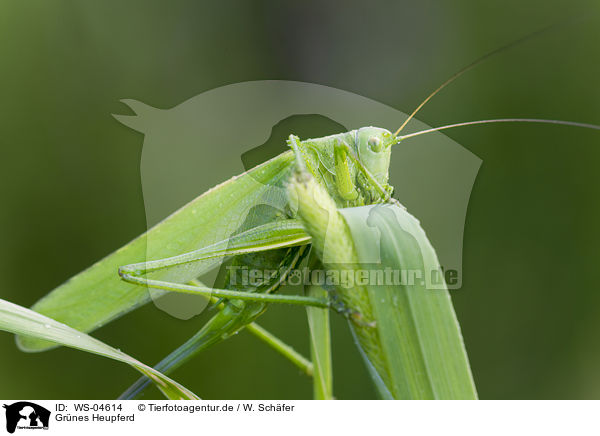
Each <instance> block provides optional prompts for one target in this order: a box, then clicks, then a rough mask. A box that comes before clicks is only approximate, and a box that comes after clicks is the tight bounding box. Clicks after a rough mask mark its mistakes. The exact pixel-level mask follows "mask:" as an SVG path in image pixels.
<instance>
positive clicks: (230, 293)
mask: <svg viewBox="0 0 600 436" xmlns="http://www.w3.org/2000/svg"><path fill="white" fill-rule="evenodd" d="M309 242H310V237H309V236H308V235H307V234H306V232H304V230H303V227H302V225H301V224H300V223H299V222H298V221H297V220H280V221H276V222H273V223H268V224H264V225H262V226H258V227H254V228H252V229H250V230H248V231H246V232H243V233H240V234H239V235H235V236H232V237H231V238H229V239H228V240H226V241H220V242H217V243H216V244H213V245H211V246H209V247H205V248H201V249H199V250H195V251H192V252H190V253H185V254H181V255H179V256H175V257H171V258H168V259H161V260H154V261H149V262H142V263H137V264H132V265H126V266H123V267H120V268H119V275H120V276H121V278H122V279H123V280H124V281H126V282H128V283H133V284H136V285H142V286H147V287H150V288H155V289H161V290H165V291H172V292H181V293H187V294H196V295H205V296H209V297H210V296H214V297H221V298H230V299H237V300H244V301H255V302H262V303H286V304H297V305H303V306H307V305H308V306H316V307H329V302H328V301H325V300H323V299H318V298H311V297H306V296H302V295H275V294H269V293H251V292H244V291H234V290H230V289H215V288H210V287H207V286H201V285H188V284H182V283H173V282H167V281H162V280H154V279H149V278H147V277H144V275H145V274H147V273H150V272H153V271H158V270H162V269H166V268H170V267H175V266H179V265H184V264H189V263H193V262H199V261H202V260H207V259H212V258H216V257H226V256H235V255H240V254H247V253H255V252H259V251H266V250H272V249H276V248H285V247H294V246H298V245H305V244H307V243H309Z"/></svg>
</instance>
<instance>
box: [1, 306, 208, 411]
mask: <svg viewBox="0 0 600 436" xmlns="http://www.w3.org/2000/svg"><path fill="white" fill-rule="evenodd" d="M0 330H4V331H7V332H11V333H15V334H18V335H27V336H29V337H34V338H37V339H40V340H44V341H51V342H54V343H57V344H60V345H65V346H67V347H71V348H76V349H78V350H83V351H87V352H89V353H94V354H98V355H100V356H104V357H108V358H110V359H114V360H118V361H120V362H124V363H127V364H128V365H131V366H132V367H133V368H135V369H137V370H138V371H140V372H141V373H142V374H144V375H145V376H147V377H149V378H150V379H151V380H152V381H153V382H154V384H156V386H157V387H158V389H160V390H161V391H162V392H163V394H164V395H165V396H166V397H167V398H168V399H171V400H198V399H199V398H198V397H197V396H196V395H195V394H194V393H193V392H191V391H189V390H188V389H186V388H185V387H183V386H181V385H180V384H179V383H177V382H175V381H173V380H171V379H170V378H169V377H167V376H165V375H163V374H161V373H160V372H158V371H156V370H154V369H153V368H151V367H149V366H147V365H145V364H143V363H142V362H140V361H139V360H136V359H134V358H133V357H131V356H129V355H127V354H125V353H123V352H122V351H119V350H116V349H115V348H112V347H111V346H109V345H106V344H105V343H103V342H101V341H99V340H98V339H94V338H92V337H91V336H88V335H86V334H84V333H81V332H79V331H77V330H75V329H73V328H71V327H69V326H67V325H65V324H62V323H59V322H57V321H55V320H53V319H51V318H48V317H46V316H44V315H40V314H39V313H36V312H34V311H32V310H30V309H26V308H24V307H22V306H19V305H17V304H13V303H10V302H8V301H5V300H2V299H0Z"/></svg>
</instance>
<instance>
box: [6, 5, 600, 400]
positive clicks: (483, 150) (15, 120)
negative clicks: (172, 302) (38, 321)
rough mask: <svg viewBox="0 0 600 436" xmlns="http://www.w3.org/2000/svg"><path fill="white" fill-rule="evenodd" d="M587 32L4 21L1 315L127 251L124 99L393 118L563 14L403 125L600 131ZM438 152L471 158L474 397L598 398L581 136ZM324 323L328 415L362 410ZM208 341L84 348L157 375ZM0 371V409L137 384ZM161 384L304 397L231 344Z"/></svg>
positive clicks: (116, 13)
mask: <svg viewBox="0 0 600 436" xmlns="http://www.w3.org/2000/svg"><path fill="white" fill-rule="evenodd" d="M599 12H600V7H599V6H598V3H597V2H592V1H590V2H575V1H556V0H550V1H548V0H546V1H538V0H529V1H527V2H522V1H516V0H502V1H499V0H489V1H485V2H479V1H475V0H458V1H452V2H442V1H422V2H415V1H411V2H408V1H400V2H382V1H377V2H358V3H347V2H344V3H341V2H331V3H329V2H310V1H309V2H294V3H290V4H286V3H281V2H277V3H275V2H273V3H270V2H254V1H253V2H249V1H224V2H198V1H180V0H177V1H169V2H167V1H163V2H158V1H148V0H137V1H131V0H127V1H113V0H110V1H108V0H107V1H103V2H97V1H92V0H85V1H83V0H81V1H59V0H55V1H41V0H36V1H33V0H32V1H28V2H22V1H17V0H12V1H9V0H6V1H3V2H2V3H1V4H0V65H1V68H0V78H1V80H0V111H1V117H0V120H1V122H0V125H1V132H2V134H1V137H0V138H1V139H0V140H1V141H2V149H1V150H2V158H1V162H2V171H1V172H0V195H1V199H2V206H1V208H0V235H1V239H0V240H1V246H0V297H1V298H4V299H7V300H9V301H12V302H15V303H18V304H21V305H24V306H30V305H31V304H33V303H34V302H35V301H36V300H37V299H38V298H40V297H41V296H43V295H44V294H46V293H47V292H48V291H49V290H51V289H53V288H54V287H55V286H57V285H59V284H60V283H62V282H63V281H64V280H66V279H67V278H69V277H70V276H72V275H73V274H75V273H77V272H79V271H80V270H82V269H83V268H85V267H86V266H88V265H90V264H91V263H92V262H94V261H96V260H98V259H100V258H101V257H103V256H104V255H106V254H108V253H110V252H111V251H113V250H114V249H115V248H117V247H119V246H121V245H123V244H124V243H126V242H127V241H129V240H130V239H132V238H133V237H135V236H136V235H138V234H140V233H141V232H143V231H144V230H145V227H146V223H145V215H144V205H143V199H142V193H141V186H140V174H139V159H140V153H141V148H142V143H143V136H142V135H140V134H139V133H136V132H134V131H132V130H130V129H128V128H127V127H125V126H123V125H121V124H119V123H118V122H117V121H115V120H114V119H113V118H112V117H111V115H110V114H111V113H124V110H123V106H122V105H121V104H120V103H119V99H121V98H134V99H137V100H141V101H144V102H148V103H150V104H153V105H155V106H157V107H165V108H166V107H172V106H175V105H177V104H179V103H181V102H182V101H184V100H186V99H188V98H190V97H192V96H195V95H197V94H199V93H200V92H202V91H206V90H209V89H212V88H215V87H218V86H222V85H225V84H230V83H236V82H240V81H247V80H257V79H288V80H299V81H307V82H315V83H319V84H323V85H328V86H333V87H336V88H341V89H345V90H348V91H352V92H354V93H357V94H361V95H364V96H367V97H369V98H372V99H375V100H378V101H381V102H383V103H385V104H388V105H390V106H393V107H396V108H398V109H399V110H402V111H404V112H410V111H411V110H412V108H414V107H415V106H416V105H417V104H418V103H419V102H420V101H421V100H422V99H423V98H424V96H425V95H426V94H427V93H428V92H429V91H430V90H432V89H434V88H435V87H436V86H437V85H439V84H440V83H441V82H443V81H444V80H445V79H446V78H448V77H449V76H450V75H451V74H452V73H454V72H455V71H456V70H458V69H459V68H460V67H462V66H464V65H466V64H468V63H469V62H471V61H473V60H474V59H476V58H477V57H479V56H480V55H482V54H484V53H485V52H487V51H490V50H492V49H494V48H497V47H499V46H501V45H503V44H505V43H507V42H509V41H512V40H514V39H516V38H518V37H520V36H522V35H525V34H528V33H530V32H532V31H534V30H537V29H539V28H542V27H544V26H546V25H548V24H551V23H554V22H557V21H561V20H564V19H565V18H566V17H567V16H569V15H573V16H576V17H583V18H585V19H584V20H581V21H578V22H576V23H574V24H571V25H566V26H563V27H561V28H559V29H557V30H554V31H552V32H550V33H547V34H545V35H542V36H540V37H538V38H535V39H533V40H531V41H528V42H526V43H524V44H522V45H520V46H518V47H516V48H514V49H511V50H510V51H508V52H505V53H503V54H501V55H499V56H497V57H495V58H493V59H490V60H489V61H488V62H486V63H485V64H484V65H481V66H479V67H478V68H477V69H476V70H473V71H471V72H469V73H468V74H467V75H465V76H464V77H462V78H461V79H459V80H458V81H457V82H456V83H454V84H453V85H452V86H451V87H449V88H448V89H447V90H445V91H443V93H441V94H440V95H439V96H438V97H436V99H435V100H433V101H432V102H431V103H430V104H429V105H428V106H427V107H426V108H425V109H424V110H423V111H422V113H421V114H420V115H419V117H418V118H419V119H420V120H422V121H424V122H426V123H427V124H429V125H432V126H435V125H441V124H445V123H450V122H458V121H465V120H472V119H482V118H488V117H505V116H522V117H539V118H556V119H568V120H576V121H581V122H588V123H596V124H600V87H599V86H598V77H600V51H599V50H598V43H599V38H600V15H599ZM385 127H389V128H393V127H395V126H385ZM240 135H243V132H240ZM448 136H450V137H451V138H453V139H454V140H456V141H457V142H458V143H459V144H461V145H463V146H465V147H466V148H468V149H469V150H471V151H472V152H474V153H475V154H476V155H478V156H479V157H480V158H481V159H483V166H482V167H481V170H480V172H479V175H478V178H477V181H476V184H475V186H474V189H473V194H472V197H471V202H470V205H469V211H468V215H467V222H466V229H465V245H464V286H463V288H462V289H460V290H458V291H454V292H453V298H454V302H455V307H456V311H457V314H458V318H459V320H460V321H461V325H462V329H463V333H464V337H465V342H466V346H467V350H468V352H469V355H470V359H471V364H472V368H473V372H474V377H475V381H476V384H477V387H478V390H479V394H480V397H481V398H485V399H498V398H499V399H511V398H512V399H521V398H538V399H545V398H578V399H584V398H599V397H600V347H599V346H598V337H599V333H600V304H599V303H600V294H599V293H598V261H599V260H600V251H599V248H598V247H599V246H600V229H599V228H598V226H597V224H598V222H600V206H599V202H598V198H599V194H600V183H599V182H598V181H599V176H598V166H599V164H600V148H599V147H598V145H599V140H600V136H599V133H598V132H597V131H591V130H590V131H586V130H583V129H575V128H568V127H555V126H539V125H538V126H534V125H494V126H483V127H473V128H464V129H459V130H454V131H449V132H448ZM229 176H230V175H217V174H215V183H217V182H220V181H222V180H224V179H225V178H226V177H229ZM334 319H335V322H334V364H335V392H336V395H337V397H339V398H344V399H352V398H355V399H359V398H373V397H374V391H373V389H372V387H371V385H370V382H369V380H368V377H367V376H366V372H365V369H364V367H363V364H362V362H361V360H360V358H359V356H358V354H357V352H356V350H355V349H354V346H353V344H352V342H351V338H350V337H349V334H348V331H347V328H346V326H345V324H344V322H343V320H341V319H340V317H334ZM205 320H206V315H201V316H199V317H197V318H195V319H193V320H191V321H187V322H184V321H180V320H177V319H174V318H171V317H169V316H168V315H166V314H165V313H164V312H161V311H159V310H158V309H156V308H155V307H154V306H153V305H148V306H146V307H144V308H142V309H140V310H137V311H136V312H133V313H131V314H130V315H128V316H127V317H125V318H123V319H121V320H118V321H116V322H114V323H112V324H110V325H108V326H106V327H104V328H102V329H101V330H99V331H98V332H96V334H95V335H96V336H97V337H98V338H100V339H102V340H104V341H106V342H108V343H109V344H111V345H113V346H115V347H119V348H122V349H123V350H124V351H126V352H128V353H130V354H132V355H133V356H135V357H138V358H139V359H141V360H142V361H144V362H146V363H154V362H156V361H157V360H158V359H160V358H161V357H162V356H163V355H164V354H165V353H166V352H167V351H168V350H171V349H172V348H175V347H176V346H177V345H179V344H180V343H181V342H182V341H183V340H185V339H186V338H187V337H188V336H189V335H191V334H192V332H194V331H195V330H196V329H197V328H198V327H199V326H200V325H201V324H202V323H203V322H204V321H205ZM261 323H262V324H263V325H264V326H265V327H267V328H269V329H271V330H272V331H274V332H277V333H278V334H279V335H280V336H281V337H283V338H285V339H286V340H287V341H289V342H290V343H292V344H294V345H295V346H296V347H298V348H299V349H300V350H302V351H304V352H307V349H308V342H307V326H306V319H305V315H304V311H303V310H301V309H297V308H293V307H272V308H271V309H270V310H268V311H267V313H266V314H265V315H264V316H263V317H262V319H261ZM0 353H1V356H2V359H0V379H1V380H2V383H0V397H1V398H34V399H35V398H39V399H47V398H48V399H49V398H84V399H94V398H97V399H104V398H115V397H116V396H117V395H118V394H119V393H120V392H121V391H122V390H123V389H124V388H125V387H127V386H128V385H129V383H130V382H132V381H133V380H134V379H135V378H137V373H135V372H134V371H133V370H132V369H130V368H128V367H126V366H124V365H122V364H119V363H116V362H113V361H110V360H107V359H103V358H100V357H97V356H93V355H88V354H86V353H82V352H79V351H74V350H70V349H64V348H61V349H57V350H53V351H50V352H47V353H42V354H24V353H21V352H19V351H18V350H17V349H16V347H15V345H14V339H13V336H12V335H9V334H6V333H1V334H0ZM40 374H43V376H40ZM174 378H175V379H177V380H178V381H180V382H182V383H183V384H185V385H187V386H189V387H190V388H191V389H192V390H194V391H195V392H197V393H198V394H199V395H200V396H202V397H203V398H310V396H311V384H310V382H309V381H308V380H307V379H306V378H305V377H303V376H302V375H300V374H299V373H298V371H297V370H296V369H295V368H294V367H292V366H291V365H290V364H288V363H287V362H285V361H284V360H283V359H282V358H280V357H279V356H278V355H277V354H276V353H275V352H273V351H271V350H270V349H267V348H266V347H265V346H264V345H263V344H261V343H260V342H258V341H257V340H256V339H255V338H253V337H251V336H250V335H249V334H247V333H242V334H240V335H238V336H236V337H235V338H234V339H231V340H228V341H226V342H225V343H223V344H220V345H218V346H216V347H214V348H213V349H212V350H209V351H208V352H206V353H204V354H203V355H202V356H199V357H198V358H196V359H195V360H194V362H193V363H192V364H190V365H188V366H187V367H184V368H182V369H180V370H179V371H177V372H176V373H175V375H174ZM152 395H154V396H158V394H157V393H156V392H153V393H152Z"/></svg>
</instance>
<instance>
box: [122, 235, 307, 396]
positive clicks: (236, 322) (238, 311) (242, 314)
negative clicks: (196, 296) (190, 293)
mask: <svg viewBox="0 0 600 436" xmlns="http://www.w3.org/2000/svg"><path fill="white" fill-rule="evenodd" d="M307 248H308V247H305V246H304V247H300V249H299V250H298V251H296V253H295V254H294V258H293V259H292V262H290V263H288V264H287V265H286V267H285V268H284V269H283V270H281V271H280V272H279V275H278V277H277V280H275V281H273V282H271V283H269V284H268V285H267V286H266V287H265V288H263V289H262V292H265V293H270V292H273V291H275V290H276V289H277V288H278V287H279V286H280V285H281V284H282V283H283V281H284V280H285V279H286V278H287V277H288V275H289V273H290V271H291V270H292V269H293V268H294V266H295V265H296V264H297V262H298V261H299V260H300V259H301V258H302V256H303V253H304V252H305V251H306V250H307ZM192 285H194V286H196V287H201V284H200V283H199V282H198V281H193V282H192ZM246 294H248V293H246ZM214 299H215V298H214V297H213V300H214ZM253 307H254V308H253V309H252V308H250V309H249V310H248V308H247V307H246V304H245V303H244V302H243V301H240V299H239V298H237V299H235V300H231V301H227V302H226V303H222V304H221V305H220V309H221V310H220V311H219V312H218V313H217V314H216V315H215V316H213V317H212V318H211V319H210V320H209V321H208V322H207V323H206V324H205V325H204V326H203V327H202V328H201V329H200V330H199V331H198V332H197V333H196V334H194V336H192V337H191V338H190V339H188V340H187V341H186V342H185V343H184V344H183V345H181V346H180V347H179V348H177V349H176V350H175V351H173V352H172V353H170V354H169V355H168V356H167V357H165V358H164V359H163V360H162V361H160V362H159V363H158V364H157V365H156V367H155V368H156V369H157V370H158V371H161V372H163V373H165V374H167V373H170V372H171V371H173V370H175V369H176V368H178V367H179V366H181V365H182V364H183V363H185V362H186V361H188V360H189V359H191V358H192V357H193V356H194V355H195V354H197V353H198V352H200V351H202V350H204V349H206V348H208V347H210V346H211V345H213V344H215V343H217V342H220V341H221V340H223V339H225V338H226V337H229V336H231V335H233V334H234V333H236V332H238V331H240V330H241V329H243V328H245V327H247V326H248V324H250V323H251V322H252V321H253V320H254V319H255V318H256V317H257V316H258V315H260V313H262V311H263V310H264V305H263V304H261V303H258V305H256V303H254V306H253ZM253 332H254V333H255V334H260V336H261V339H263V340H265V341H267V342H268V343H269V344H270V345H271V346H273V347H274V348H275V349H277V350H278V351H279V352H280V353H282V354H283V355H284V356H286V357H288V358H290V360H292V362H293V363H295V364H297V365H299V366H300V365H302V364H304V365H305V366H306V363H307V361H306V359H304V358H303V357H302V356H300V355H299V354H298V353H295V352H294V350H293V349H292V348H291V347H289V346H285V344H283V342H281V341H280V340H278V339H277V338H275V337H274V336H272V335H270V334H269V333H268V332H266V331H265V330H264V329H262V331H261V329H260V328H258V329H254V331H253ZM307 368H308V367H307ZM307 368H305V370H308V369H307ZM149 384H150V381H149V380H148V378H146V377H142V378H140V379H138V380H137V381H136V382H135V383H134V384H133V385H132V386H131V387H130V388H129V389H127V390H126V391H125V392H124V393H123V394H122V395H121V397H120V398H121V399H133V398H135V397H136V396H137V395H139V394H140V393H141V392H143V391H144V389H146V387H147V386H148V385H149Z"/></svg>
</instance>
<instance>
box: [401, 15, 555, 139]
mask: <svg viewBox="0 0 600 436" xmlns="http://www.w3.org/2000/svg"><path fill="white" fill-rule="evenodd" d="M559 24H564V23H562V22H561V23H555V24H551V25H550V26H547V27H544V28H543V29H540V30H537V31H535V32H533V33H530V34H529V35H525V36H523V37H521V38H519V39H517V40H516V41H513V42H510V43H508V44H506V45H504V46H502V47H500V48H497V49H495V50H492V51H491V52H489V53H487V54H485V55H483V56H481V57H480V58H479V59H477V60H475V61H474V62H471V63H470V64H469V65H467V66H466V67H464V68H462V69H461V70H459V71H458V72H456V73H454V75H452V77H450V78H449V79H448V80H446V81H445V82H444V83H442V84H441V85H440V86H439V87H438V88H437V89H436V90H435V91H433V92H432V93H431V94H429V95H428V96H427V98H426V99H425V100H423V101H422V102H421V104H420V105H419V106H417V108H416V109H415V110H414V111H413V112H412V113H411V114H410V115H409V117H408V118H407V119H406V120H405V121H404V122H403V123H402V125H401V126H400V128H399V129H398V130H396V132H395V133H394V136H398V134H399V133H400V132H401V131H402V129H404V127H406V125H407V124H408V122H409V121H410V120H412V119H413V117H414V116H415V115H416V114H417V112H419V111H420V110H421V108H422V107H423V106H425V104H426V103H427V102H428V101H429V100H431V99H432V98H433V97H434V96H435V95H436V94H437V93H438V92H440V91H441V90H442V89H444V88H445V87H446V86H447V85H449V84H450V83H452V82H454V81H455V80H456V79H458V78H459V77H460V76H462V75H463V74H464V73H466V72H467V71H469V70H470V69H471V68H474V67H476V66H477V65H479V64H480V63H482V62H483V61H485V60H486V59H488V58H490V57H492V56H494V55H497V54H498V53H501V52H503V51H504V50H508V49H509V48H511V47H514V46H515V45H517V44H520V43H522V42H525V41H528V40H530V39H532V38H534V37H536V36H538V35H540V34H542V33H544V32H546V31H548V30H550V29H552V28H554V27H556V26H557V25H559Z"/></svg>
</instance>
